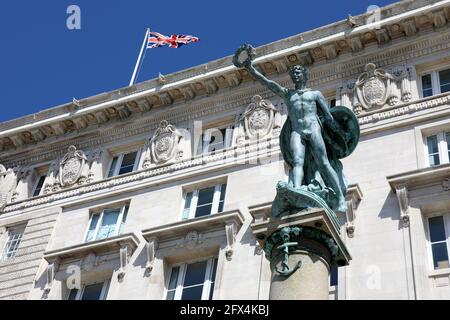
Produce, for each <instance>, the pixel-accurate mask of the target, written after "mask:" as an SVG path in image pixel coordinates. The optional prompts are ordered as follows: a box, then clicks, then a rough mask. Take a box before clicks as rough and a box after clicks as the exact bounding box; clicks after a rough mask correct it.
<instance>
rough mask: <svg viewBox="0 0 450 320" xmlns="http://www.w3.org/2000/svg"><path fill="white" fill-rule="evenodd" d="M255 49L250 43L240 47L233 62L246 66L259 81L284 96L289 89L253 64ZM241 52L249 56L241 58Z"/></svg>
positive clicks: (237, 65)
mask: <svg viewBox="0 0 450 320" xmlns="http://www.w3.org/2000/svg"><path fill="white" fill-rule="evenodd" d="M254 50H255V49H254V48H253V47H252V46H251V45H249V44H244V45H242V46H241V47H240V48H239V49H237V50H236V52H235V54H234V57H233V64H234V65H235V66H236V67H238V68H245V69H246V70H247V71H248V72H249V73H250V74H251V75H252V76H253V77H255V79H256V80H258V82H259V83H261V84H262V85H264V86H266V87H268V88H269V89H270V90H272V91H273V92H274V93H275V94H276V95H278V96H280V97H282V98H284V96H285V94H286V92H287V89H286V88H284V87H282V86H280V85H279V84H278V83H276V82H275V81H272V80H269V79H267V78H266V77H265V76H263V75H262V74H261V73H260V72H259V71H258V70H256V68H255V67H254V66H253V65H252V62H253V58H254V56H255V54H254ZM241 54H246V55H247V57H246V58H245V59H244V61H240V60H239V57H240V55H241Z"/></svg>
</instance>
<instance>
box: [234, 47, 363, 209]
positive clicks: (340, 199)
mask: <svg viewBox="0 0 450 320" xmlns="http://www.w3.org/2000/svg"><path fill="white" fill-rule="evenodd" d="M241 54H246V55H247V57H246V58H245V59H244V60H243V61H240V60H239V58H240V55H241ZM253 58H254V49H253V48H252V47H251V46H250V45H243V46H242V47H240V48H239V49H238V50H237V51H236V53H235V55H234V58H233V63H234V65H235V66H237V67H244V68H245V69H246V70H247V71H248V72H249V73H250V74H251V75H252V76H253V77H254V78H255V79H256V80H257V81H259V82H260V83H261V84H263V85H264V86H266V87H268V88H269V89H270V90H271V91H273V92H274V93H275V94H276V95H278V96H279V97H281V98H282V99H283V100H284V102H285V104H286V106H287V110H288V119H287V120H286V122H285V124H284V126H283V129H282V131H281V135H280V147H281V151H282V154H283V158H284V160H285V161H286V163H287V164H288V165H289V166H290V168H291V170H290V173H289V184H286V183H283V182H279V184H278V186H277V188H278V191H280V189H286V188H288V189H289V188H290V189H291V191H295V190H297V191H309V192H310V193H313V194H315V195H318V196H319V197H321V198H322V199H324V200H325V201H326V203H327V205H328V206H329V207H331V208H332V209H334V210H335V211H345V210H346V202H345V193H346V190H347V184H346V181H345V178H344V176H343V173H342V164H341V162H340V161H339V158H343V157H345V156H347V155H349V154H350V153H351V152H352V151H353V149H354V148H355V147H356V144H357V142H358V139H359V126H358V122H357V120H356V118H355V116H354V114H353V112H352V111H350V110H349V109H348V108H345V107H334V108H333V109H332V110H330V108H329V107H328V104H327V101H326V100H325V98H324V96H323V95H322V93H321V92H320V91H316V90H312V89H309V88H306V82H307V81H308V70H307V69H306V68H305V67H303V66H301V65H296V66H293V67H291V68H290V70H289V75H290V77H291V79H292V81H293V83H294V85H295V88H294V89H289V88H284V87H282V86H280V85H279V84H278V83H276V82H274V81H272V80H269V79H267V78H266V77H265V76H264V75H262V74H261V73H260V72H259V71H258V70H256V68H255V67H254V66H253V65H252V61H253ZM291 193H292V192H291ZM284 202H286V201H284ZM288 202H289V205H286V203H282V204H281V208H280V204H276V205H275V202H274V205H275V206H276V207H277V208H275V211H276V213H275V214H274V215H279V214H283V215H284V214H287V212H286V211H289V210H296V209H298V208H299V207H308V205H305V204H301V203H300V204H299V203H298V201H297V203H295V202H296V201H295V200H292V199H289V200H288ZM281 211H283V212H281Z"/></svg>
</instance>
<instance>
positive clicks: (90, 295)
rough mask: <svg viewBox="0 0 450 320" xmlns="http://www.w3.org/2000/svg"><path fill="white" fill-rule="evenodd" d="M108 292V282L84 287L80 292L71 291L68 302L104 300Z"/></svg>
mask: <svg viewBox="0 0 450 320" xmlns="http://www.w3.org/2000/svg"><path fill="white" fill-rule="evenodd" d="M107 290H108V281H105V282H99V283H93V284H89V285H84V286H83V287H82V288H81V289H80V290H79V289H72V290H70V291H69V296H68V297H67V300H104V299H105V298H106V295H107Z"/></svg>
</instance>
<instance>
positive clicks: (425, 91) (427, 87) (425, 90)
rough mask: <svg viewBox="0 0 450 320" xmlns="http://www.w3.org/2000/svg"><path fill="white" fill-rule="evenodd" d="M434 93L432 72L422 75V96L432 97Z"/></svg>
mask: <svg viewBox="0 0 450 320" xmlns="http://www.w3.org/2000/svg"><path fill="white" fill-rule="evenodd" d="M432 95H433V85H432V81H431V74H426V75H423V76H422V97H424V98H426V97H431V96H432Z"/></svg>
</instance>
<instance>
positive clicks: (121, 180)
mask: <svg viewBox="0 0 450 320" xmlns="http://www.w3.org/2000/svg"><path fill="white" fill-rule="evenodd" d="M277 147H278V139H275V138H274V139H271V140H267V141H263V142H259V143H256V142H255V143H249V144H245V145H244V146H241V147H238V148H229V149H227V150H225V151H224V152H223V153H221V154H211V155H204V156H202V157H195V158H193V159H184V160H182V161H179V162H175V163H173V164H170V165H164V164H163V165H159V166H155V167H152V168H149V169H144V170H140V171H135V172H133V173H131V174H129V175H126V176H124V177H122V176H116V177H113V178H110V179H108V180H107V181H94V182H92V183H90V184H89V185H82V186H72V187H71V188H68V189H62V190H56V191H54V192H52V189H51V186H50V191H48V193H45V192H44V196H41V197H39V198H37V199H33V198H32V199H27V200H23V201H20V202H17V203H13V204H9V205H7V207H6V208H5V209H4V211H5V212H11V211H15V210H22V209H25V208H30V207H33V206H37V205H43V204H47V203H50V202H52V201H55V200H62V199H67V198H71V197H77V196H80V195H83V194H86V193H90V192H94V191H99V190H104V189H109V188H111V187H114V186H120V185H124V184H128V183H132V182H135V181H140V180H143V179H147V178H151V177H158V176H160V175H163V174H168V173H170V174H171V176H174V174H175V172H177V171H181V170H183V169H187V168H194V167H198V168H199V167H203V166H204V164H205V163H208V164H209V165H208V167H207V168H205V170H214V165H215V164H214V163H215V162H216V163H218V164H219V163H220V165H222V166H226V165H240V164H241V163H243V161H244V162H245V161H257V160H256V159H258V158H259V157H267V149H268V148H271V151H272V152H273V153H272V155H273V156H274V157H276V156H278V155H279V149H277ZM224 159H226V160H224ZM224 161H225V162H224ZM58 185H59V184H58Z"/></svg>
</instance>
